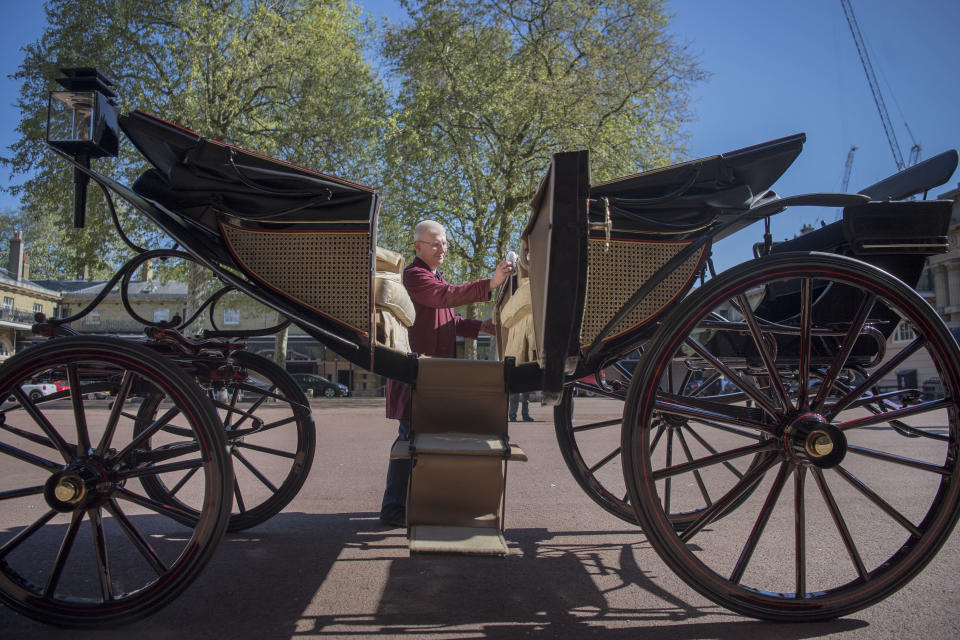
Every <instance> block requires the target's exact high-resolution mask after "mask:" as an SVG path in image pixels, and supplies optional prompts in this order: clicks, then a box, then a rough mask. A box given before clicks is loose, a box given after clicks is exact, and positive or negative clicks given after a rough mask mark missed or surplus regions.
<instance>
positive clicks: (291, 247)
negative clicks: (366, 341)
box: [221, 224, 371, 334]
mask: <svg viewBox="0 0 960 640" xmlns="http://www.w3.org/2000/svg"><path fill="white" fill-rule="evenodd" d="M221 230H222V233H223V237H224V238H225V239H226V241H227V246H228V247H229V248H230V252H231V253H232V254H233V255H234V257H235V258H236V259H237V262H239V263H240V265H241V266H242V267H243V268H244V269H246V270H247V271H249V272H250V274H251V275H253V276H254V277H255V278H256V279H257V280H260V281H261V282H263V283H264V284H265V285H267V286H269V287H270V288H272V289H274V290H276V291H278V292H280V293H282V294H283V295H284V296H286V297H288V298H290V299H292V300H294V301H296V302H298V303H299V304H301V305H303V306H305V307H308V308H309V309H311V310H313V311H316V312H318V313H320V314H321V315H324V316H326V317H328V318H330V319H332V320H334V321H336V322H339V323H341V324H344V325H346V326H348V327H350V328H351V329H354V330H356V331H359V332H361V333H364V334H369V332H370V315H371V302H370V275H371V274H370V269H371V257H370V234H369V233H367V232H365V231H360V232H357V231H264V230H260V229H245V228H242V227H237V226H233V225H228V224H222V225H221Z"/></svg>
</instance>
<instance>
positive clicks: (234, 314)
mask: <svg viewBox="0 0 960 640" xmlns="http://www.w3.org/2000/svg"><path fill="white" fill-rule="evenodd" d="M223 324H225V325H226V324H232V325H237V324H240V310H239V309H224V310H223Z"/></svg>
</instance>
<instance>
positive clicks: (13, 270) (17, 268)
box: [7, 231, 23, 280]
mask: <svg viewBox="0 0 960 640" xmlns="http://www.w3.org/2000/svg"><path fill="white" fill-rule="evenodd" d="M22 270H23V238H21V237H20V232H19V231H14V232H13V237H12V238H10V256H9V257H8V258H7V272H8V273H9V274H10V277H11V278H13V279H14V280H19V279H20V277H21V276H22V275H23V273H22Z"/></svg>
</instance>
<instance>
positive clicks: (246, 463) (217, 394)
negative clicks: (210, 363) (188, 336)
mask: <svg viewBox="0 0 960 640" xmlns="http://www.w3.org/2000/svg"><path fill="white" fill-rule="evenodd" d="M238 358H241V360H239V362H240V363H241V364H242V365H243V368H244V369H245V371H246V373H247V374H248V375H247V377H246V379H243V380H236V381H231V382H229V383H226V384H223V385H222V386H217V387H215V388H210V389H208V393H209V395H210V396H211V398H212V399H213V400H214V405H215V406H216V408H217V413H218V415H219V417H220V420H221V422H222V424H223V428H224V434H225V437H226V439H227V449H228V451H229V453H230V459H231V461H232V462H233V470H234V485H233V501H232V510H231V514H230V523H229V525H228V530H229V531H241V530H243V529H247V528H249V527H252V526H255V525H257V524H260V523H262V522H264V521H265V520H268V519H269V518H270V517H272V516H274V515H275V514H277V513H278V512H279V511H281V510H282V509H283V508H284V507H285V506H286V505H287V504H289V502H290V501H291V500H292V499H293V498H294V497H296V495H297V492H298V491H299V490H300V488H301V487H302V486H303V483H304V481H305V480H306V477H307V475H308V474H309V471H310V467H311V465H312V462H313V454H314V449H315V442H316V435H315V429H314V424H313V419H312V417H311V413H310V406H309V403H308V401H307V399H306V396H305V395H304V394H303V392H302V391H301V390H300V388H299V387H298V386H297V385H296V383H295V382H294V381H293V379H292V378H290V376H289V375H288V374H287V373H286V372H285V371H284V370H283V369H281V368H280V367H279V366H277V365H276V364H274V363H273V362H271V361H269V360H266V359H265V358H262V357H260V356H257V355H254V354H249V353H245V354H243V355H242V356H238ZM140 413H141V421H140V424H144V425H145V424H149V423H150V421H151V420H153V419H155V417H156V415H157V408H156V406H155V403H154V401H153V400H152V399H148V400H147V401H146V402H144V404H143V406H142V408H141V410H140ZM186 435H188V434H184V433H182V432H179V431H177V430H175V429H163V430H161V431H159V432H158V433H157V434H156V435H155V436H154V437H153V438H151V439H150V440H149V441H148V442H147V443H146V446H148V447H150V448H165V447H166V448H170V447H178V446H183V442H184V440H185V436H186ZM194 475H195V474H194V472H193V471H192V470H183V471H180V470H174V471H171V472H170V473H167V474H158V475H155V476H152V477H151V478H149V479H147V480H146V481H145V482H144V488H145V490H146V492H147V493H148V495H150V496H151V497H153V498H154V499H156V500H160V501H164V502H166V503H169V504H173V505H176V507H177V508H178V509H180V510H181V511H182V513H184V514H188V515H186V516H185V518H186V519H185V521H186V522H188V523H189V522H190V521H191V520H192V518H193V517H195V515H196V514H197V513H198V512H199V509H200V505H199V504H198V503H197V502H196V499H195V496H196V493H195V491H193V490H192V487H193V485H194V483H195V482H197V481H198V479H196V478H195V477H194Z"/></svg>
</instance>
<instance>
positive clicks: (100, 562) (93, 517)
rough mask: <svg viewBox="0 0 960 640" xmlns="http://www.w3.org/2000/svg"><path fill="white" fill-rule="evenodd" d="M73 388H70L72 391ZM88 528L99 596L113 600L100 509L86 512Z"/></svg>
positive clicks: (106, 600)
mask: <svg viewBox="0 0 960 640" xmlns="http://www.w3.org/2000/svg"><path fill="white" fill-rule="evenodd" d="M72 388H73V387H71V389H72ZM87 517H88V518H89V519H90V526H91V527H92V528H93V549H94V554H95V555H96V558H97V577H99V579H100V595H101V596H103V601H104V602H109V601H110V600H113V578H112V577H111V575H110V561H109V558H108V556H107V539H106V537H105V536H104V535H103V519H102V517H101V515H100V509H90V510H89V511H88V512H87Z"/></svg>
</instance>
